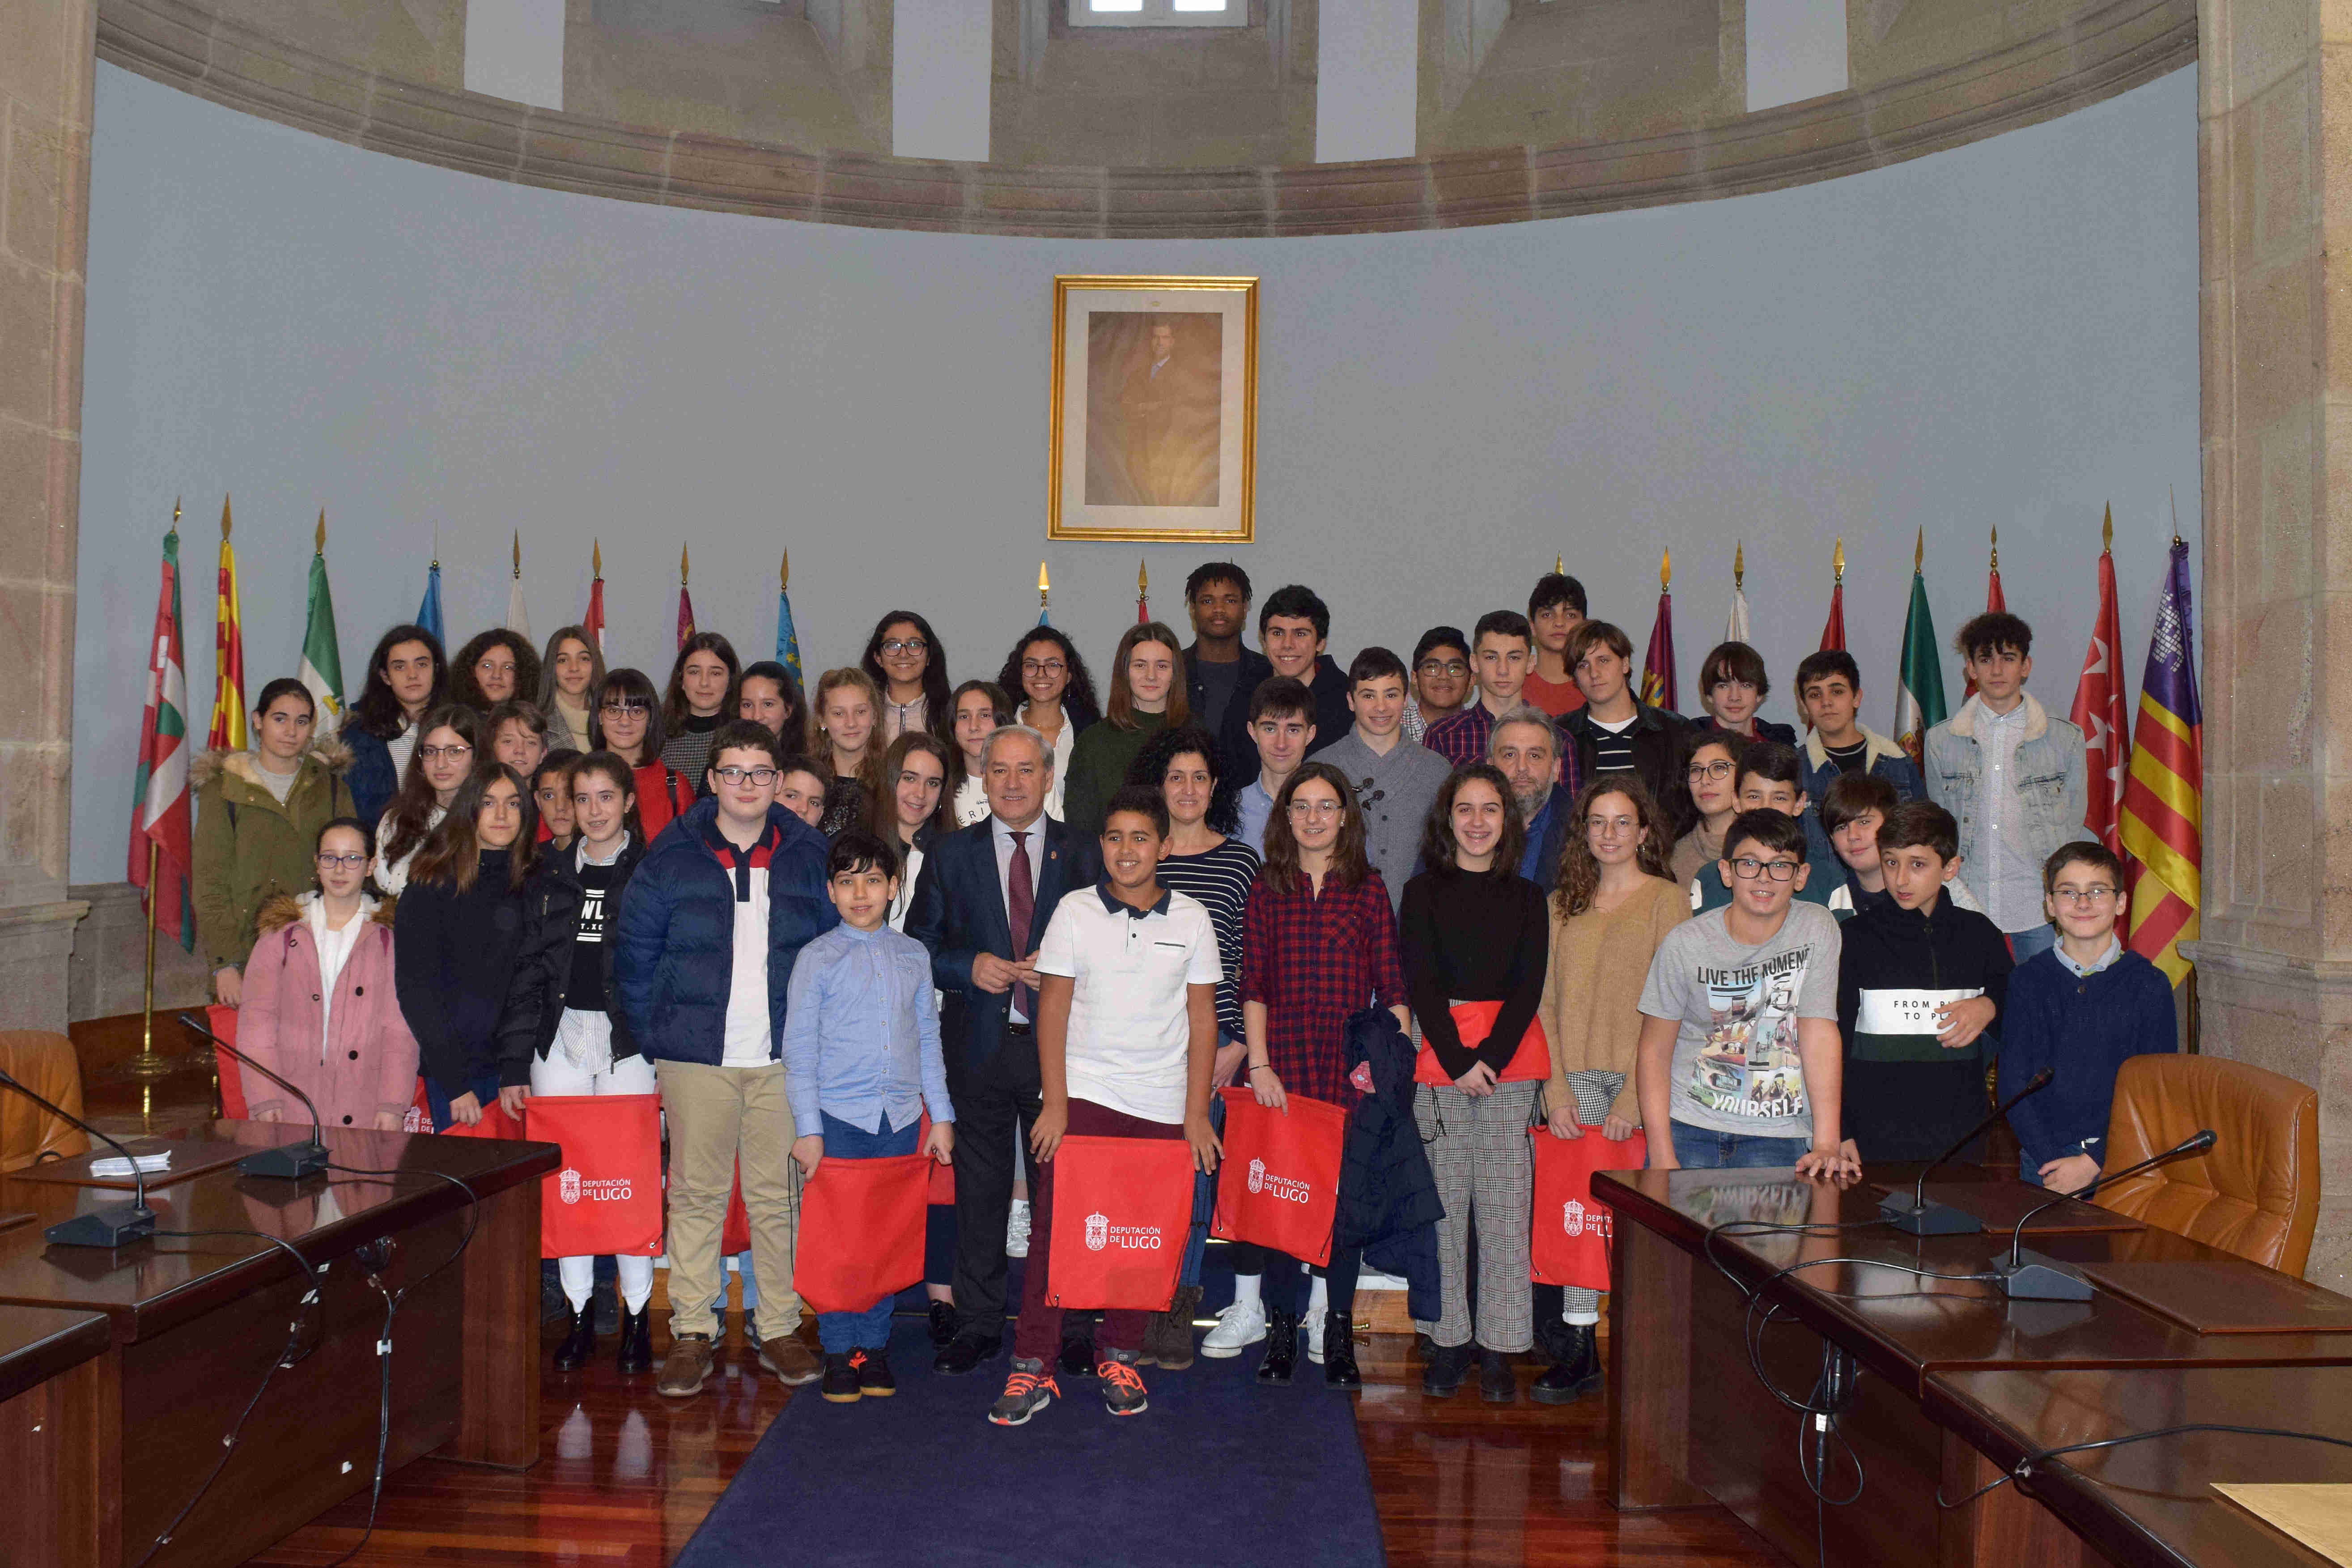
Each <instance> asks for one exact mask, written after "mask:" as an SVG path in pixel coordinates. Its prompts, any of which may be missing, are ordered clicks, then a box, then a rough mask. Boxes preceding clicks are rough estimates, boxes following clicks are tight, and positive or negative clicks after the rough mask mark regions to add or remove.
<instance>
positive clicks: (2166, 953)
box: [2122, 539, 2205, 985]
mask: <svg viewBox="0 0 2352 1568" xmlns="http://www.w3.org/2000/svg"><path fill="white" fill-rule="evenodd" d="M2195 626H2196V622H2195V621H2194V620H2192V619H2191V618H2190V614H2189V546H2188V545H2187V544H2185V543H2184V542H2181V541H2180V540H2179V539H2175V540H2174V541H2173V542H2172V563H2171V565H2170V567H2169V568H2168V570H2167V572H2166V573H2165V578H2164V587H2163V589H2162V590H2161V591H2160V592H2159V593H2158V595H2157V601H2156V630H2155V632H2154V633H2153V635H2151V636H2150V637H2149V638H2148V644H2147V671H2146V673H2145V674H2143V675H2142V676H2141V678H2140V689H2139V720H2138V722H2137V725H2136V726H2135V728H2134V730H2133V733H2132V758H2131V773H2130V777H2129V778H2128V779H2127V780H2126V782H2125V784H2124V809H2123V830H2122V837H2123V845H2124V852H2125V853H2126V855H2128V856H2129V857H2130V858H2131V864H2130V873H2129V875H2130V881H2131V917H2130V921H2131V924H2130V933H2129V937H2128V942H2129V945H2130V947H2131V950H2132V951H2133V952H2137V953H2138V954H2140V955H2141V956H2142V957H2144V958H2146V959H2147V960H2148V961H2149V962H2150V963H2154V964H2155V965H2156V966H2157V967H2158V969H2161V970H2163V971H2164V973H2165V974H2166V975H2167V976H2168V978H2169V979H2170V980H2171V981H2172V983H2173V984H2175V985H2178V984H2180V982H2181V981H2182V980H2183V979H2185V978H2186V977H2187V976H2188V973H2189V968H2190V964H2189V961H2188V960H2187V959H2185V958H2183V957H2182V956H2181V955H2180V943H2181V942H2182V941H2184V940H2187V941H2192V942H2193V941H2195V940H2196V937H2197V930H2198V924H2197V911H2198V909H2199V906H2200V902H2201V888H2200V877H2201V868H2202V867H2203V865H2204V829H2203V825H2204V816H2205V810H2204V778H2205V715H2204V710H2203V709H2202V708H2201V707H2200V705H2199V703H2198V700H2197V660H2196V654H2195V648H2194V646H2193V643H2192V640H2191V639H2192V637H2193V636H2194V631H2193V628H2194V627H2195Z"/></svg>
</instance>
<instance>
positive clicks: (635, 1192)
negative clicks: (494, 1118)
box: [523, 1094, 662, 1258]
mask: <svg viewBox="0 0 2352 1568" xmlns="http://www.w3.org/2000/svg"><path fill="white" fill-rule="evenodd" d="M523 1131H524V1133H525V1135H526V1136H528V1137H530V1138H535V1139H538V1140H539V1141H541V1142H547V1143H559V1144H561V1145H562V1147H563V1163H562V1166H560V1167H559V1168H558V1169H557V1170H556V1171H555V1173H553V1174H551V1175H550V1176H547V1177H545V1178H544V1179H542V1180H541V1183H540V1184H539V1255H540V1256H541V1258H601V1257H604V1256H605V1255H607V1254H610V1255H611V1256H613V1257H615V1258H622V1257H627V1258H658V1257H660V1256H661V1249H662V1182H661V1174H662V1169H661V1097H660V1096H659V1095H656V1094H603V1095H590V1094H560V1095H558V1094H551V1095H536V1094H535V1095H533V1096H531V1098H530V1103H528V1104H527V1105H525V1106H524V1107H523Z"/></svg>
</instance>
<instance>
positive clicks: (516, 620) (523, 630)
mask: <svg viewBox="0 0 2352 1568" xmlns="http://www.w3.org/2000/svg"><path fill="white" fill-rule="evenodd" d="M507 630H509V631H510V632H512V633H514V634H515V636H517V637H520V638H522V640H523V641H525V642H529V641H530V640H531V636H530V612H529V611H527V610H525V609H524V608H523V607H522V579H521V577H520V576H518V577H516V578H515V580H514V586H513V587H511V588H509V589H508V590H507Z"/></svg>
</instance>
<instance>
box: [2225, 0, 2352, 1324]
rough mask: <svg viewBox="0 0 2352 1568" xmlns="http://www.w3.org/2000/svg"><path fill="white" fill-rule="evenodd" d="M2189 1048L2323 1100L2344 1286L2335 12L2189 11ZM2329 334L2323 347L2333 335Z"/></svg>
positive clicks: (2346, 626) (2348, 60) (2335, 1254)
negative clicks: (2195, 87) (2193, 73)
mask: <svg viewBox="0 0 2352 1568" xmlns="http://www.w3.org/2000/svg"><path fill="white" fill-rule="evenodd" d="M2197 20H2198V42H2199V73H2200V86H2199V90H2200V104H2199V111H2198V118H2199V131H2198V185H2199V192H2200V204H2199V205H2200V225H2201V227H2202V233H2201V236H2200V245H2199V248H2200V274H2201V277H2200V341H2201V348H2202V358H2203V381H2204V418H2203V425H2204V459H2205V563H2204V564H2205V571H2204V605H2203V615H2202V620H2203V622H2204V634H2205V648H2204V658H2203V667H2204V682H2205V683H2204V698H2205V826H2204V833H2205V865H2204V909H2203V941H2202V942H2200V943H2199V945H2198V947H2197V950H2196V955H2197V959H2198V977H2199V984H2200V988H2201V993H2202V1001H2203V1007H2204V1014H2203V1017H2204V1048H2205V1049H2206V1050H2207V1051H2209V1052H2210V1053H2212V1054H2213V1055H2216V1056H2225V1057H2231V1058H2236V1059H2238V1060H2242V1061H2247V1062H2252V1063H2253V1064H2255V1065H2257V1066H2261V1067H2265V1068H2271V1069H2272V1070H2273V1071H2276V1072H2281V1073H2284V1074H2286V1075H2288V1076H2289V1077H2292V1078H2295V1079H2301V1080H2302V1081H2304V1082H2305V1083H2308V1084H2311V1085H2314V1086H2315V1087H2316V1088H2317V1089H2319V1092H2320V1163H2321V1170H2322V1177H2323V1183H2324V1187H2323V1196H2322V1200H2321V1206H2320V1214H2319V1233H2318V1236H2317V1237H2316V1238H2315V1241H2314V1243H2313V1247H2312V1252H2311V1265H2310V1269H2309V1272H2310V1274H2311V1277H2312V1278H2314V1279H2319V1280H2322V1281H2323V1282H2326V1283H2329V1284H2331V1285H2334V1286H2335V1287H2336V1288H2337V1289H2343V1288H2345V1286H2346V1284H2347V1280H2352V1267H2348V1266H2352V292H2347V289H2346V285H2345V280H2344V279H2343V278H2341V277H2339V276H2335V273H2336V270H2337V269H2338V268H2340V267H2341V265H2342V263H2343V261H2344V259H2345V254H2346V247H2343V246H2339V245H2338V244H2337V243H2336V242H2337V241H2338V240H2344V241H2347V242H2352V4H2347V0H2200V5H2199V6H2198V18H2197ZM2339 328H2340V329H2342V330H2341V331H2339V330H2338V329H2339Z"/></svg>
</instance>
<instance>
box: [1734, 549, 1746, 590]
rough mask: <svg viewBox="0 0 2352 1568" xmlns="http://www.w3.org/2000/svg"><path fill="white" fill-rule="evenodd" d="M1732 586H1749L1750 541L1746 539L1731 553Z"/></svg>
mask: <svg viewBox="0 0 2352 1568" xmlns="http://www.w3.org/2000/svg"><path fill="white" fill-rule="evenodd" d="M1731 585H1732V586H1733V587H1735V588H1745V587H1747V586H1748V541H1746V540H1744V539H1743V540H1741V541H1740V542H1739V543H1738V545H1737V546H1736V547H1735V548H1734V549H1733V550H1732V552H1731Z"/></svg>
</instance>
